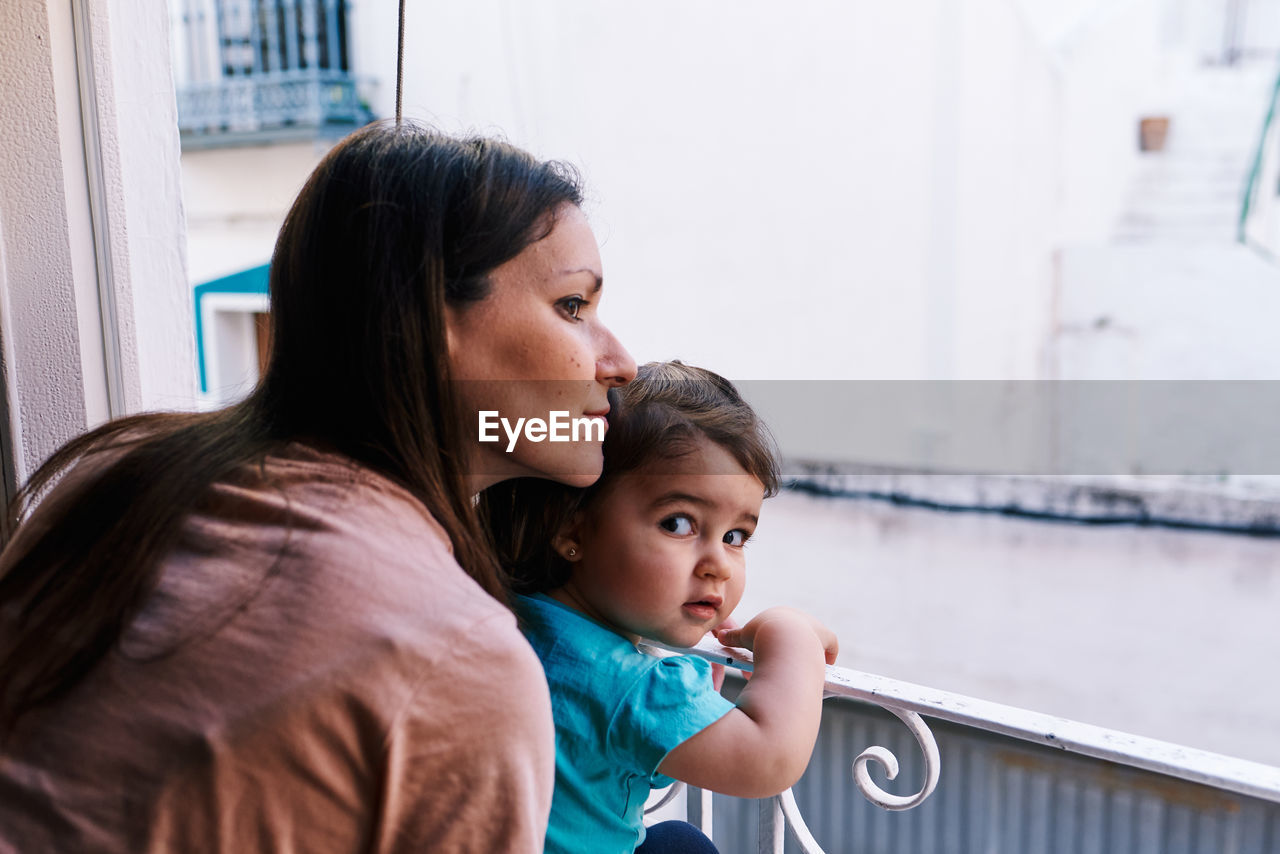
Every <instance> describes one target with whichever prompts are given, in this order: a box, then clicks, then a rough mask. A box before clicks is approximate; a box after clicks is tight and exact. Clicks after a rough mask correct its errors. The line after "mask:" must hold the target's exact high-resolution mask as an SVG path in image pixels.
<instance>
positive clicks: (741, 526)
mask: <svg viewBox="0 0 1280 854" xmlns="http://www.w3.org/2000/svg"><path fill="white" fill-rule="evenodd" d="M777 468H778V465H777V459H776V455H775V452H774V450H773V446H772V443H771V441H770V439H769V437H768V434H767V432H766V431H765V429H764V427H763V425H762V424H761V423H760V421H759V419H758V418H757V417H756V415H755V413H754V412H753V411H752V410H751V408H750V407H749V406H748V405H747V404H746V402H745V401H743V399H742V398H741V396H740V395H739V394H738V392H737V389H735V388H734V387H733V385H732V384H731V383H730V382H729V381H728V380H725V379H724V378H723V377H720V376H718V375H716V374H713V373H711V372H710V371H706V370H703V369H700V368H694V367H690V366H687V365H684V364H681V363H680V362H666V363H651V364H648V365H645V366H643V367H641V368H640V370H639V374H638V376H637V378H636V379H635V380H634V381H633V382H631V383H630V384H629V385H627V386H625V387H623V388H622V389H620V390H619V395H618V398H617V399H616V400H615V406H614V412H613V414H612V415H611V417H610V425H609V431H608V434H607V436H606V438H605V444H604V473H603V475H602V476H601V477H600V480H599V481H598V482H597V483H596V484H595V485H594V486H592V487H591V488H590V489H587V490H585V491H575V490H569V489H566V488H563V487H558V486H556V485H554V484H549V483H548V482H546V481H520V482H517V483H516V484H515V485H513V486H511V487H509V488H507V489H505V490H502V488H501V487H498V488H497V489H499V490H500V491H497V492H494V491H493V490H490V491H489V492H488V493H486V494H485V499H484V500H485V507H486V512H487V513H488V515H489V522H490V527H491V530H493V531H494V533H495V538H496V540H497V541H498V547H499V553H500V555H501V556H502V558H503V561H504V564H505V565H506V567H507V568H508V570H509V571H510V572H511V573H512V576H513V583H514V586H515V588H516V589H517V590H519V591H522V592H523V593H525V594H527V595H521V596H518V597H517V602H516V611H517V613H518V614H519V615H520V618H521V623H522V628H523V629H524V631H525V634H526V636H527V637H528V638H529V642H530V643H531V644H532V645H533V648H534V650H535V651H536V652H537V653H538V656H539V657H540V658H541V660H542V664H543V667H544V669H545V670H546V674H547V681H548V683H549V685H550V688H551V701H552V709H553V712H554V716H555V724H556V786H555V793H554V795H553V800H552V806H551V819H550V825H549V827H548V829H547V844H546V851H547V852H552V853H553V854H554V852H565V854H568V853H569V852H573V854H577V852H582V851H592V852H627V854H629V853H630V852H632V851H635V850H637V845H640V846H641V847H640V849H639V850H641V851H644V850H646V849H647V848H648V846H645V845H642V843H644V842H645V837H646V831H645V828H644V826H643V823H642V818H643V810H644V803H645V800H646V799H647V798H648V796H649V792H650V789H651V788H654V787H662V786H665V785H669V784H670V783H671V782H672V780H673V778H674V779H676V780H683V781H685V782H686V783H690V784H692V785H694V786H698V787H701V788H705V789H711V790H714V791H717V792H723V793H725V794H729V795H735V796H738V797H745V798H761V797H767V796H770V795H774V794H777V793H778V792H780V791H782V790H784V789H786V788H787V787H789V786H791V785H792V784H793V783H795V781H796V780H797V779H799V777H800V775H801V773H802V772H803V771H804V769H805V766H806V765H807V764H808V761H809V755H810V753H811V752H812V750H813V745H814V741H815V739H816V738H817V733H818V723H819V718H820V715H821V704H822V684H823V678H824V667H823V665H824V663H834V661H835V657H836V652H837V642H836V638H835V636H834V635H833V634H832V633H831V632H830V631H829V630H828V629H826V628H825V627H824V626H823V625H821V624H820V623H819V622H818V621H816V620H815V619H813V618H812V617H809V616H807V615H805V614H803V613H801V612H799V611H795V610H793V609H790V608H771V609H769V610H767V611H765V612H763V613H762V614H760V615H758V616H756V617H754V618H753V619H751V620H750V621H748V622H747V623H746V625H744V626H742V627H741V628H723V627H722V626H723V624H724V623H725V621H726V620H727V619H728V618H729V615H730V614H731V613H733V609H734V608H735V607H736V606H737V604H738V602H739V600H740V599H741V598H742V592H743V587H744V584H745V571H746V555H745V553H744V550H743V547H744V546H745V545H746V542H747V540H748V539H749V538H750V537H751V535H752V533H753V532H754V531H755V528H756V524H757V522H758V520H759V516H760V507H761V504H762V502H763V500H764V498H765V497H766V496H768V495H772V494H773V493H774V492H775V491H776V489H777V480H778V473H777ZM712 630H715V636H716V637H717V638H718V639H719V640H720V642H721V643H724V644H726V645H729V646H739V647H745V648H747V649H751V650H753V651H754V654H755V669H754V675H753V677H752V679H751V680H750V681H749V682H748V683H747V684H746V687H745V688H743V690H742V692H741V694H740V695H739V697H738V700H737V702H736V704H735V703H731V702H729V701H728V700H726V699H724V698H723V697H721V696H720V694H719V693H718V692H717V691H716V690H715V688H714V687H713V686H712V679H711V673H710V665H708V664H707V662H706V661H705V660H703V659H701V658H697V657H695V656H690V655H680V656H672V657H664V658H659V657H656V656H653V655H649V654H647V653H644V652H641V651H640V650H638V649H637V648H636V643H637V642H638V641H640V640H641V639H642V638H647V639H651V640H655V641H660V642H661V643H663V644H667V645H670V646H676V647H689V646H693V645H694V644H696V643H697V642H698V641H699V640H701V639H702V637H703V636H704V635H706V634H707V632H708V631H712ZM671 824H675V823H671ZM660 832H665V833H671V834H677V835H680V834H685V835H687V834H689V833H693V834H697V832H696V831H695V830H693V828H691V827H690V826H689V825H683V824H682V823H681V827H680V828H672V827H665V826H664V827H663V830H662V831H660ZM657 835H658V834H657V833H655V834H654V836H655V837H656V836H657ZM697 837H698V839H700V840H701V842H700V843H699V842H696V841H695V842H694V843H693V845H694V846H695V847H689V846H688V844H687V843H685V842H677V841H676V840H670V841H667V842H663V843H662V844H664V845H667V846H668V850H670V847H671V846H672V844H673V843H674V844H675V846H677V847H678V846H680V845H684V846H685V849H686V850H711V851H714V850H715V849H714V847H713V846H711V843H710V842H709V841H708V840H706V839H705V837H701V835H700V834H697ZM657 841H658V840H657V839H656V838H652V839H651V840H650V844H651V845H652V844H654V843H656V842H657ZM699 844H700V845H702V846H703V847H702V848H697V847H696V846H697V845H699Z"/></svg>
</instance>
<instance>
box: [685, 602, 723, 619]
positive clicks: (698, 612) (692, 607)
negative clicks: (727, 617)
mask: <svg viewBox="0 0 1280 854" xmlns="http://www.w3.org/2000/svg"><path fill="white" fill-rule="evenodd" d="M723 603H724V599H723V598H721V597H719V596H708V597H706V598H704V599H695V600H691V601H689V602H685V603H684V610H685V611H687V612H688V613H690V614H692V615H694V616H695V617H697V618H699V619H702V620H709V619H711V618H712V617H714V616H715V615H716V614H717V613H719V611H720V606H721V605H722V604H723Z"/></svg>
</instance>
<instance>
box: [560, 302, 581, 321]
mask: <svg viewBox="0 0 1280 854" xmlns="http://www.w3.org/2000/svg"><path fill="white" fill-rule="evenodd" d="M586 305H587V301H586V300H584V299H583V298H582V297H565V298H564V299H562V300H560V308H561V309H562V310H563V311H564V313H565V314H567V315H569V316H570V317H572V318H573V319H574V320H577V319H578V315H579V314H581V313H582V309H584V308H585V307H586Z"/></svg>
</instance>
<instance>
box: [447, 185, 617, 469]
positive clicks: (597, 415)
mask: <svg viewBox="0 0 1280 854" xmlns="http://www.w3.org/2000/svg"><path fill="white" fill-rule="evenodd" d="M489 280H490V282H491V285H492V287H491V288H490V292H489V295H488V296H486V297H485V298H484V299H483V300H480V301H479V302H475V303H469V304H465V305H461V306H457V307H453V306H450V307H449V308H448V309H447V310H446V316H445V325H446V330H447V333H448V347H449V368H450V372H451V374H452V377H453V379H454V380H455V383H456V386H455V387H456V389H457V391H458V393H459V395H460V397H461V400H462V403H463V411H464V413H465V416H464V417H465V419H466V420H465V422H464V425H463V429H464V431H465V432H464V436H466V437H467V438H468V447H469V448H471V450H472V454H471V460H470V468H469V471H470V473H471V478H472V487H473V489H475V490H476V491H479V490H481V489H483V488H485V487H486V486H489V485H491V484H494V483H497V482H498V481H501V480H505V479H507V478H510V477H524V476H535V477H546V478H550V479H552V480H557V481H560V482H561V483H567V484H570V485H574V486H587V485H590V484H591V483H594V482H595V480H596V478H598V477H599V476H600V469H601V466H602V464H603V457H602V456H601V453H600V445H601V442H602V440H603V436H604V433H603V423H602V422H603V420H604V416H605V415H606V414H607V413H608V411H609V400H608V396H607V392H608V390H609V389H610V388H612V387H614V386H620V385H623V384H625V383H628V382H630V381H631V380H632V379H633V378H634V377H635V375H636V363H635V360H634V359H632V358H631V354H629V353H628V352H627V351H626V350H625V349H623V347H622V345H621V344H620V343H618V340H617V339H616V338H614V337H613V333H611V332H610V331H609V330H608V329H607V328H606V327H605V325H604V324H603V323H602V322H601V321H600V315H599V307H600V298H601V297H602V296H603V295H604V291H603V288H602V284H603V273H602V271H601V264H600V251H599V249H598V247H597V246H596V238H595V234H593V233H592V231H591V226H589V225H588V224H587V219H586V217H585V216H584V215H583V213H582V211H581V210H580V209H579V208H578V207H577V206H576V205H569V204H566V205H562V206H561V207H560V208H559V209H558V210H557V211H556V221H555V227H554V228H553V229H552V230H551V233H550V234H548V235H547V236H546V237H544V238H542V239H541V240H539V241H537V242H535V243H532V244H530V245H529V246H527V247H525V249H524V251H523V252H521V253H520V254H519V255H517V256H516V257H514V258H512V259H511V260H510V261H507V262H506V263H505V264H503V265H502V266H500V267H498V268H497V269H495V270H494V271H493V272H492V273H490V274H489ZM521 419H523V420H521ZM531 420H532V421H531ZM539 424H541V427H539ZM482 436H484V437H486V438H487V440H486V441H482Z"/></svg>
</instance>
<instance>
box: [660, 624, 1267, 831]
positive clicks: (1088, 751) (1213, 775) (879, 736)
mask: <svg viewBox="0 0 1280 854" xmlns="http://www.w3.org/2000/svg"><path fill="white" fill-rule="evenodd" d="M695 652H696V653H697V654H699V655H702V656H703V657H705V658H707V659H709V660H711V661H715V662H719V663H728V664H730V665H732V666H735V667H739V668H741V669H745V670H749V669H750V656H749V654H743V652H742V651H741V650H726V649H725V648H723V647H720V646H719V645H718V644H716V643H714V642H713V641H704V642H703V644H702V645H701V646H700V647H699V648H698V649H697V650H695ZM826 691H827V695H828V696H829V697H834V698H839V699H836V700H834V701H832V702H831V703H828V705H827V708H826V709H825V710H824V716H823V725H822V735H821V736H820V741H819V747H818V749H817V750H816V751H815V753H814V760H813V762H812V763H811V764H810V767H809V769H808V771H806V773H805V776H804V778H803V779H802V780H801V782H800V783H799V784H798V785H797V787H796V790H795V792H791V791H788V792H784V793H783V794H782V795H780V796H778V797H776V798H769V799H765V800H762V801H759V802H755V803H754V804H753V803H752V802H746V801H737V800H735V799H731V798H723V796H719V795H717V796H715V800H714V801H713V799H712V797H711V795H710V793H708V792H702V791H699V790H693V789H690V790H689V791H688V817H689V820H690V821H693V822H694V823H695V824H697V825H699V826H700V827H701V828H702V829H703V830H704V832H706V833H708V835H711V836H712V838H713V839H716V840H717V842H718V844H719V845H720V847H721V849H722V850H735V851H745V850H753V849H754V850H758V851H760V852H776V854H781V852H784V851H802V852H805V854H818V852H822V851H823V847H821V846H820V845H819V842H818V838H816V837H821V838H822V839H824V841H826V844H827V846H828V847H827V849H826V850H827V851H830V852H832V854H834V852H836V851H843V850H856V851H859V852H865V854H877V852H891V851H892V852H899V851H901V852H907V851H910V852H912V854H934V852H937V854H942V852H969V851H981V852H984V854H1036V852H1045V854H1050V852H1057V851H1071V852H1080V854H1085V853H1086V852H1090V854H1102V852H1115V854H1132V853H1133V852H1148V851H1149V852H1153V854H1154V852H1161V854H1164V852H1174V851H1186V852H1201V851H1203V852H1213V854H1274V852H1276V851H1278V850H1280V768H1275V767H1271V766H1267V765H1261V764H1259V763H1256V762H1249V761H1246V760H1242V759H1234V758H1230V757H1226V756H1220V755H1217V754H1213V753H1209V752H1207V751H1202V750H1196V749H1193V748H1187V747H1181V746H1178V745H1174V744H1169V743H1166V742H1161V741H1156V740H1154V739H1148V738H1143V737H1140V736H1134V735H1129V734H1127V733H1122V732H1116V731H1114V730H1108V729H1104V728H1101V727H1096V726H1090V725H1087V724H1081V723H1077V722H1075V721H1070V720H1066V719H1063V718H1058V717H1053V716H1050V715H1044V714H1039V713H1036V712H1030V711H1026V710H1023V709H1017V708H1013V707H1010V706H1004V705H1000V704H998V703H991V702H987V701H985V700H978V699H974V698H971V697H964V696H960V695H957V694H951V693H948V692H945V691H938V690H935V689H931V688H926V687H922V686H919V685H912V684H910V683H906V682H899V681H895V680H892V679H886V678H883V677H880V676H874V675H871V674H867V673H860V672H857V671H853V670H848V669H845V668H841V667H829V668H828V670H827V683H826ZM852 701H860V702H852ZM867 703H869V704H873V705H875V706H879V707H881V708H882V709H885V710H888V711H889V712H890V713H892V715H894V716H896V717H897V718H898V719H899V720H901V721H902V722H904V723H906V726H905V727H903V726H898V727H897V728H896V729H895V728H894V727H893V724H892V723H889V722H888V721H886V719H885V718H886V716H885V715H883V713H877V712H876V711H875V710H873V709H870V707H869V706H867V705H865V704H867ZM925 719H928V720H929V721H931V722H932V725H933V727H936V728H937V729H938V731H939V733H940V735H941V738H940V739H935V736H934V734H933V732H932V730H931V728H930V725H928V724H926V723H925ZM890 720H891V719H890ZM908 734H910V737H908ZM872 739H874V740H879V741H883V742H884V743H888V744H892V745H893V750H892V751H890V750H887V749H885V748H884V747H868V746H867V745H868V744H869V741H870V740H872ZM912 742H914V744H913V743H912ZM939 743H941V749H939ZM854 750H861V753H859V754H858V757H857V758H856V759H855V760H854V762H853V771H852V775H850V771H849V766H848V765H847V764H846V763H848V762H849V759H850V758H851V754H852V751H854ZM846 754H849V755H846ZM899 760H902V764H903V770H904V771H906V772H907V773H905V774H904V777H906V778H907V780H906V782H907V785H906V786H905V790H906V794H903V795H893V794H889V793H887V792H885V791H884V790H883V789H882V788H881V787H880V786H879V785H878V784H876V783H875V782H874V781H873V780H872V777H871V775H870V774H868V770H869V765H870V764H878V765H879V766H880V769H881V770H887V772H888V773H887V774H886V775H885V776H887V777H888V778H889V779H890V780H892V779H894V778H895V777H897V776H898V770H899V769H898V765H899ZM943 763H945V764H946V765H947V767H948V773H947V774H946V775H943V774H942V765H943ZM842 768H843V770H841V769H842ZM851 776H852V779H853V780H854V781H855V782H856V785H857V786H858V788H860V789H861V790H862V792H863V793H864V794H865V795H866V796H867V798H868V800H870V801H871V802H872V803H875V804H877V805H878V806H879V807H881V808H880V809H878V808H876V807H873V806H870V805H869V804H867V803H861V804H859V803H857V802H856V801H851V800H848V799H847V796H848V794H849V793H848V791H847V790H848V789H849V787H848V786H847V785H846V783H847V781H848V780H849V779H850V777H851ZM939 781H941V782H939ZM935 786H937V792H936V793H934V787H935ZM679 794H680V793H679V791H677V790H676V787H673V789H672V791H671V792H669V793H668V796H667V797H668V800H669V799H672V798H675V797H678V796H679ZM926 801H927V802H926ZM713 802H714V803H716V804H717V806H716V808H715V809H714V810H713V808H712V804H713ZM921 804H924V806H921ZM801 805H803V806H805V808H806V810H807V811H808V812H809V813H810V816H809V818H810V820H811V821H813V822H814V828H815V831H814V832H810V829H809V826H808V824H807V823H806V820H805V818H804V817H803V816H802V815H801V809H800V806H801ZM913 807H919V809H918V810H915V811H914V813H913V814H911V815H909V816H908V815H902V816H901V819H902V820H900V821H894V820H893V819H892V816H893V813H890V812H887V811H886V810H894V811H898V810H904V809H911V808H913ZM752 813H754V814H755V817H754V818H755V820H754V821H749V820H748V819H749V818H751V817H752V815H751V814H752ZM749 825H754V828H752V827H749ZM752 830H754V833H753V832H752ZM788 833H790V836H791V839H790V840H788V839H787V838H786V837H787V834H788ZM753 837H754V838H753Z"/></svg>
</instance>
